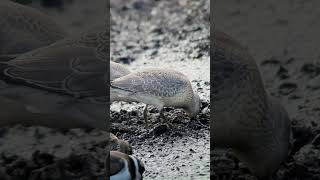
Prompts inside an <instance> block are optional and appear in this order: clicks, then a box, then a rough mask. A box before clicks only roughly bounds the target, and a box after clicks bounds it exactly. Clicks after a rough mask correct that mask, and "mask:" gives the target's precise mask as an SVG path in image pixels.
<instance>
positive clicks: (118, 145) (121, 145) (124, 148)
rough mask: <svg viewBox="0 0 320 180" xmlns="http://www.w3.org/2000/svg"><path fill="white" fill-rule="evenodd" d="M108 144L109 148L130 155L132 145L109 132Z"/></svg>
mask: <svg viewBox="0 0 320 180" xmlns="http://www.w3.org/2000/svg"><path fill="white" fill-rule="evenodd" d="M110 142H111V143H110V145H111V148H110V149H111V150H113V151H115V150H118V151H119V152H122V153H125V154H128V155H131V154H132V146H131V145H130V144H129V143H128V142H127V141H124V140H122V139H118V138H117V136H115V135H114V134H113V133H110Z"/></svg>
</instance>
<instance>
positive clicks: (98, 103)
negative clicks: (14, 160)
mask: <svg viewBox="0 0 320 180" xmlns="http://www.w3.org/2000/svg"><path fill="white" fill-rule="evenodd" d="M107 34H108V33H105V30H104V28H103V27H102V28H101V29H95V31H89V32H87V33H84V34H82V35H81V36H80V37H76V38H68V39H64V40H61V41H58V42H56V43H54V44H52V45H49V46H46V47H43V48H39V49H36V50H33V51H31V52H28V53H26V54H23V55H21V56H19V57H17V58H16V59H14V60H11V61H9V62H7V63H1V64H0V69H1V77H0V78H1V79H3V81H4V82H5V83H7V84H8V87H6V88H3V89H0V101H1V98H7V99H9V100H10V101H12V102H14V103H16V104H19V105H20V106H21V107H19V108H20V109H23V110H20V112H21V113H24V115H21V117H20V116H19V117H15V114H14V113H10V112H13V111H14V109H10V110H8V113H7V114H6V116H5V117H2V118H1V121H0V124H1V125H8V124H15V123H22V124H27V125H44V126H49V127H56V128H72V127H90V128H101V129H103V130H105V128H106V119H105V118H106V112H107V111H106V109H105V105H106V103H107V99H108V94H107V84H106V80H105V78H106V74H107V63H106V62H107V61H106V59H104V58H103V57H104V56H107V55H106V53H107V51H104V50H103V49H104V48H101V47H102V46H107V43H106V40H107V39H108V38H107ZM12 108H13V107H12ZM0 117H1V113H0Z"/></svg>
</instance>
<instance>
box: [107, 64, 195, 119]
mask: <svg viewBox="0 0 320 180" xmlns="http://www.w3.org/2000/svg"><path fill="white" fill-rule="evenodd" d="M111 88H113V89H114V91H116V92H117V93H118V94H119V95H120V96H122V97H124V100H125V97H128V99H129V101H137V102H143V103H145V104H147V105H154V106H155V107H156V108H157V109H158V110H159V112H160V117H162V118H163V119H164V120H165V121H167V120H166V118H165V116H164V115H163V107H164V106H171V107H177V108H183V109H184V110H185V112H187V113H188V114H189V115H190V116H191V117H195V116H196V115H197V114H198V113H199V111H200V98H199V95H198V94H197V93H196V92H193V89H192V85H191V83H190V81H189V79H188V78H187V77H186V76H185V75H184V74H182V73H180V72H177V71H174V70H167V69H147V70H142V71H137V72H133V73H130V74H128V75H126V76H122V77H120V78H117V79H115V80H113V81H111ZM147 105H146V107H145V109H144V119H145V121H146V123H147V119H148V118H147ZM167 123H168V121H167Z"/></svg>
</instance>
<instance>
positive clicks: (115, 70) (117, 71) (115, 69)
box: [110, 61, 131, 102]
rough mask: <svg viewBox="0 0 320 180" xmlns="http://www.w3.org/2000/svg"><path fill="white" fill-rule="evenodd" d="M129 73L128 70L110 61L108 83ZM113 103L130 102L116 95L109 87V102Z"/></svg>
mask: <svg viewBox="0 0 320 180" xmlns="http://www.w3.org/2000/svg"><path fill="white" fill-rule="evenodd" d="M130 73H131V72H130V70H129V69H128V68H126V67H125V66H124V65H122V64H120V63H116V62H113V61H110V81H113V80H115V79H117V78H119V77H122V76H125V75H127V74H130ZM114 101H126V102H131V101H130V100H129V97H123V96H121V95H120V94H118V93H117V91H116V90H114V89H113V88H112V87H110V102H114Z"/></svg>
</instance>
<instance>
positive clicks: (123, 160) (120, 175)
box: [106, 151, 145, 180]
mask: <svg viewBox="0 0 320 180" xmlns="http://www.w3.org/2000/svg"><path fill="white" fill-rule="evenodd" d="M107 164H109V166H110V180H142V179H143V177H142V176H143V173H144V171H145V166H144V163H143V162H142V161H140V160H139V159H137V158H136V157H134V156H131V155H127V154H124V153H121V152H118V151H110V155H109V156H107V158H106V167H107V166H108V165H107Z"/></svg>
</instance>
